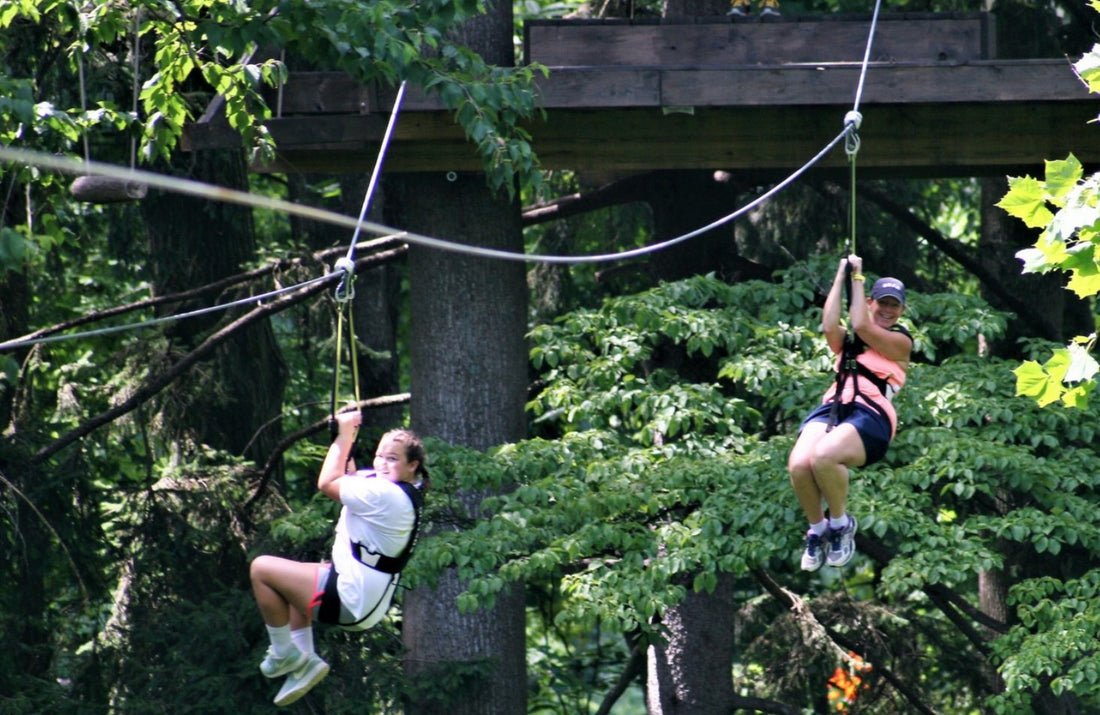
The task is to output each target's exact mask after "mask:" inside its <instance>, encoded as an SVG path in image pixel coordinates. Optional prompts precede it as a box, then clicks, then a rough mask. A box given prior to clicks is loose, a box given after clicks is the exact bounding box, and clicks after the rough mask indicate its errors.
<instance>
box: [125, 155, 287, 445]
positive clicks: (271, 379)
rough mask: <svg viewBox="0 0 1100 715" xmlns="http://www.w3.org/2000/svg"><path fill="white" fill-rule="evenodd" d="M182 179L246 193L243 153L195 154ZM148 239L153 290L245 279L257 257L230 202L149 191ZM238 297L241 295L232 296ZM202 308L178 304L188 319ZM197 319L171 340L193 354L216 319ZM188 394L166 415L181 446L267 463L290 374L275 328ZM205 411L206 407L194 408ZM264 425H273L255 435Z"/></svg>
mask: <svg viewBox="0 0 1100 715" xmlns="http://www.w3.org/2000/svg"><path fill="white" fill-rule="evenodd" d="M188 161H189V164H188V165H187V166H185V167H176V168H175V171H176V173H185V174H187V176H188V178H191V179H196V180H199V181H208V182H211V183H215V184H220V185H223V186H229V187H230V188H238V189H241V188H244V187H246V186H247V172H246V168H245V165H244V160H243V156H242V155H241V153H240V152H213V151H209V152H196V153H195V154H193V155H191V156H190V157H189V160H188ZM141 206H142V214H143V217H144V219H145V225H146V231H147V236H148V240H149V248H150V256H151V262H152V273H153V276H152V277H153V283H154V290H155V292H156V293H158V294H163V293H175V292H178V291H181V290H185V289H187V288H191V287H194V286H197V285H204V284H206V283H209V282H211V281H214V280H217V279H219V278H224V277H226V276H231V275H234V274H236V273H239V272H240V271H241V270H242V266H243V264H244V263H245V262H246V261H249V260H252V258H253V257H254V256H255V248H256V246H255V233H254V225H253V220H252V212H251V210H250V209H247V208H244V207H240V206H234V205H231V204H227V203H218V202H210V201H205V200H201V199H199V198H195V197H190V196H178V195H174V194H168V193H166V192H163V191H150V192H149V195H148V196H147V198H146V199H145V200H144V201H143V202H142V204H141ZM233 297H234V298H235V297H237V296H233ZM199 307H204V306H201V305H197V304H196V305H180V306H177V307H175V308H174V310H176V311H179V312H182V311H186V310H191V309H195V308H199ZM219 319H220V318H219V316H217V314H212V315H211V316H210V317H205V316H204V317H200V318H192V319H189V320H186V321H181V322H177V323H172V324H171V326H170V328H169V329H168V331H167V332H166V335H167V337H168V339H169V340H170V341H171V342H172V343H173V344H175V345H177V346H179V347H181V348H183V349H184V350H188V349H190V348H193V347H194V346H195V345H197V344H198V343H199V342H200V341H201V340H202V338H203V336H204V335H205V333H206V332H207V331H209V330H210V329H211V328H212V327H213V326H214V324H215V323H216V321H217V320H219ZM193 375H194V377H193V378H192V381H191V384H190V385H189V386H188V387H189V388H190V389H188V390H186V391H184V390H181V391H180V392H178V393H177V394H176V395H175V398H176V399H175V400H174V401H173V403H172V404H173V409H171V410H170V411H169V412H168V413H167V415H168V424H169V428H170V430H172V431H174V432H175V433H176V435H177V439H175V440H173V441H174V442H175V443H176V444H181V445H186V444H189V443H194V444H209V445H212V446H214V447H217V448H220V449H225V450H227V451H229V452H231V453H233V454H243V455H245V456H246V457H249V458H251V459H253V460H255V461H257V462H259V463H261V464H262V463H263V461H264V459H265V457H266V455H267V453H268V452H269V451H270V449H271V448H272V447H273V446H274V445H275V443H276V441H277V439H278V436H279V432H280V430H279V428H278V415H279V414H280V412H281V408H282V399H283V388H284V387H285V384H286V379H287V370H286V366H285V364H284V363H283V360H282V356H281V354H280V353H279V349H278V347H277V345H276V343H275V338H274V335H273V334H272V332H271V326H270V324H269V323H267V322H266V321H264V322H263V323H262V324H258V325H255V326H251V327H249V328H248V329H247V330H246V331H243V332H242V334H241V335H240V336H239V337H236V338H234V339H233V340H232V341H230V343H229V344H228V345H226V346H225V347H224V348H222V349H219V351H218V352H217V354H216V356H215V357H214V358H213V360H212V361H211V362H210V363H209V364H208V365H207V369H206V370H204V371H200V372H198V373H194V374H193ZM199 404H201V407H196V405H199ZM258 425H267V428H266V429H262V430H261V431H260V432H257V426H258Z"/></svg>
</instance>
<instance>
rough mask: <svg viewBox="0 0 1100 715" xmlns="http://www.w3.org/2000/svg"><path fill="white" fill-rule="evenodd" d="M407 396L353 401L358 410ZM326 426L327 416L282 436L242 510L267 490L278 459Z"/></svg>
mask: <svg viewBox="0 0 1100 715" xmlns="http://www.w3.org/2000/svg"><path fill="white" fill-rule="evenodd" d="M409 397H410V395H409V393H407V392H402V393H399V394H396V395H386V396H384V397H374V398H371V399H369V400H360V401H359V402H357V403H355V406H356V407H357V408H359V409H360V410H365V409H377V408H379V407H389V406H391V405H400V404H404V403H406V402H408V401H409ZM327 427H328V418H325V419H323V420H318V421H316V422H314V423H313V424H311V425H307V426H305V427H303V428H301V429H299V430H296V431H294V432H291V433H290V434H287V435H284V436H283V438H282V439H281V440H280V441H279V443H278V444H277V445H275V449H273V450H272V451H271V455H270V456H269V457H268V458H267V463H266V464H264V468H263V472H262V473H261V474H260V483H259V484H257V485H256V491H255V492H253V494H252V496H251V497H249V499H248V501H247V502H245V504H244V511H245V512H246V513H247V512H248V511H249V510H250V509H251V508H252V507H253V506H254V505H255V503H256V502H257V501H259V499H260V497H261V496H263V493H264V492H265V491H266V490H267V485H268V483H269V482H270V481H271V477H272V476H274V474H275V469H276V467H278V465H279V460H281V459H282V458H283V454H285V453H286V451H287V450H288V449H290V448H291V447H293V446H294V445H295V444H297V443H298V442H300V441H301V440H303V439H305V438H307V437H311V436H313V435H315V434H317V433H318V432H320V431H321V430H323V429H325V428H327Z"/></svg>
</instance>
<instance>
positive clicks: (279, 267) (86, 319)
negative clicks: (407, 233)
mask: <svg viewBox="0 0 1100 715" xmlns="http://www.w3.org/2000/svg"><path fill="white" fill-rule="evenodd" d="M400 244H401V242H400V240H399V239H396V238H389V237H383V238H378V239H374V240H372V241H363V242H361V243H359V244H357V245H356V249H357V250H360V249H367V250H371V251H376V252H380V251H383V250H386V249H390V248H393V247H396V246H398V245H400ZM344 250H345V249H343V248H339V247H338V248H326V249H324V250H322V251H315V252H314V253H313V256H312V257H313V260H315V261H318V262H321V263H323V262H324V261H325V260H326V259H329V258H332V257H333V256H334V255H336V254H337V253H340V254H343V253H344ZM301 265H302V260H301V259H297V258H295V259H284V260H280V261H275V262H274V263H270V264H268V265H266V266H261V267H260V268H255V269H253V270H251V271H247V272H245V273H238V274H237V275H233V276H228V277H226V278H222V279H221V280H218V281H214V282H212V283H207V284H206V285H204V286H200V287H198V288H193V289H191V290H188V291H183V292H180V293H173V294H171V295H161V296H155V297H153V298H146V299H144V300H138V301H134V302H133V303H127V304H125V305H118V306H113V307H111V308H106V309H104V310H97V311H93V312H91V313H86V314H85V315H81V316H80V317H77V318H73V319H72V320H68V321H65V322H63V323H57V324H55V325H51V326H49V327H47V328H40V329H38V330H35V331H34V332H32V333H27V334H26V335H24V336H22V337H18V338H12V339H11V340H8V341H5V342H13V343H14V342H24V341H28V340H34V339H37V338H44V337H46V336H48V335H54V334H56V333H60V332H63V331H65V330H69V329H71V328H76V327H79V326H81V325H88V324H89V323H97V322H99V321H100V320H104V319H106V318H113V317H115V316H118V315H125V314H127V313H132V312H134V311H135V310H144V309H146V308H156V307H157V306H161V305H170V304H172V303H180V302H183V301H185V300H192V299H195V298H201V297H203V296H205V295H209V294H212V293H221V292H222V291H224V290H226V289H228V288H232V287H233V286H235V285H239V284H241V283H248V282H250V281H254V280H257V279H259V278H263V277H265V276H268V275H271V274H273V273H275V272H277V271H285V270H289V269H291V268H296V267H300V266H301Z"/></svg>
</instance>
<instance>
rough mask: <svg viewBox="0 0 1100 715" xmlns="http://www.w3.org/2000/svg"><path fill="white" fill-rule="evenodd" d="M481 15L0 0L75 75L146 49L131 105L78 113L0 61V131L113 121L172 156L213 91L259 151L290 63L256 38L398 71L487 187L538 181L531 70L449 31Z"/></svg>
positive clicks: (75, 135)
mask: <svg viewBox="0 0 1100 715" xmlns="http://www.w3.org/2000/svg"><path fill="white" fill-rule="evenodd" d="M481 12H483V7H482V6H481V5H480V4H479V3H477V2H475V1H473V0H463V1H462V2H451V1H449V0H447V1H444V0H434V1H432V2H412V3H410V2H404V1H403V0H396V1H394V0H375V1H374V2H371V3H367V4H364V3H361V2H355V1H354V0H317V1H312V0H311V2H279V3H273V2H261V3H214V2H209V1H208V0H187V1H186V2H179V3H175V4H173V5H172V7H171V8H167V7H165V6H164V5H163V4H162V3H158V2H141V3H126V4H119V3H93V4H90V5H89V4H81V3H73V2H62V1H60V0H21V2H17V3H7V4H6V6H5V8H4V10H3V12H0V34H3V35H9V36H10V35H13V34H22V35H24V36H31V35H35V34H41V35H42V36H43V41H44V42H45V43H47V47H46V48H45V49H47V51H49V52H51V53H56V54H60V55H61V56H62V57H63V59H64V60H65V65H66V67H67V69H68V71H69V72H71V74H70V75H69V76H70V78H72V77H75V75H76V74H77V71H78V69H79V71H80V72H83V67H82V66H81V67H78V63H81V62H83V59H82V58H83V57H84V56H85V54H87V55H88V56H89V58H90V60H91V62H90V63H89V67H88V69H89V70H90V71H91V70H94V71H99V72H108V71H110V72H114V71H116V69H115V65H116V63H118V62H119V60H120V59H123V58H126V59H132V57H126V56H127V55H132V53H133V50H134V47H133V46H134V45H135V44H136V42H135V41H136V39H137V38H138V37H140V38H141V39H142V40H144V41H145V42H146V43H150V41H151V44H152V47H151V48H149V49H148V50H146V51H144V52H143V56H142V57H141V58H139V59H140V60H142V64H140V67H141V69H140V70H138V71H140V72H142V74H141V76H140V77H138V76H134V77H132V80H133V88H134V89H136V87H137V86H138V84H140V92H139V97H140V101H141V109H140V112H138V114H137V115H134V114H133V113H132V112H128V111H125V110H123V109H121V108H120V104H119V103H118V102H117V101H112V100H110V99H99V100H96V108H95V109H94V110H88V111H83V110H77V109H67V108H65V107H64V106H63V105H62V106H57V105H56V104H55V103H56V101H57V98H55V97H52V96H50V94H49V88H47V87H43V86H40V85H37V84H36V81H35V80H34V79H33V78H32V76H31V75H29V74H28V75H26V76H21V75H19V74H12V73H11V68H8V69H6V70H5V71H4V72H3V74H2V75H0V88H3V89H5V90H9V89H10V90H11V91H10V93H9V92H7V91H5V92H4V93H3V94H4V95H5V97H9V99H5V100H4V103H3V104H0V136H5V137H8V138H9V139H12V140H15V139H19V140H20V142H19V143H26V142H28V141H29V140H31V138H32V137H35V135H38V134H54V135H56V138H54V139H53V140H52V141H51V142H49V143H50V144H54V145H61V146H63V147H71V146H72V145H74V144H75V143H76V142H77V140H78V139H79V138H80V136H81V133H82V132H83V133H91V132H98V131H102V130H112V129H114V130H117V129H123V130H125V131H127V132H140V135H141V155H142V157H143V158H144V159H145V160H146V161H151V160H153V159H154V158H156V157H165V158H166V157H167V156H168V155H169V153H170V152H171V151H172V149H173V148H174V147H175V146H176V145H177V143H178V142H179V140H180V137H181V135H182V132H183V128H184V125H185V124H186V123H187V122H189V121H194V120H196V119H197V118H198V117H199V115H200V114H201V113H202V112H203V111H204V110H205V109H206V105H207V104H208V103H209V102H211V101H212V100H213V98H214V95H215V94H216V95H218V96H220V97H221V98H222V99H223V100H224V106H225V117H226V119H227V121H228V122H229V125H230V127H232V128H233V129H234V130H236V131H237V132H239V133H240V135H241V137H242V140H243V142H244V145H245V146H246V147H250V148H252V149H253V150H255V151H256V152H257V154H258V155H259V156H261V157H270V156H271V155H272V152H273V150H274V144H273V140H272V138H271V136H270V134H269V133H268V131H267V129H266V128H265V126H264V120H266V119H269V118H270V117H271V115H272V110H271V108H270V107H269V104H268V102H267V100H266V99H265V97H264V93H263V91H262V88H263V87H265V86H267V87H278V86H280V85H282V84H283V83H284V82H285V81H286V78H287V71H286V65H285V64H284V62H283V61H282V60H279V59H262V58H261V56H260V55H259V54H258V53H257V48H259V47H263V48H272V47H275V48H282V49H283V50H285V51H286V52H287V53H289V54H290V55H291V56H295V57H300V58H302V59H303V60H305V61H307V62H309V63H311V64H312V65H313V66H315V67H323V68H327V69H333V70H335V69H341V70H344V71H346V72H348V73H349V74H351V75H352V76H353V77H355V78H357V79H359V80H361V81H362V82H364V83H385V84H389V85H391V86H396V85H397V84H400V83H401V82H403V81H407V82H408V83H409V84H410V85H412V86H414V87H421V88H423V89H425V90H427V91H429V92H434V93H436V94H437V95H438V96H439V97H440V99H441V100H442V101H443V103H444V105H445V106H446V107H448V108H449V109H450V110H452V111H453V112H454V116H455V119H456V121H457V122H458V123H459V124H460V125H461V126H462V127H463V129H464V131H465V133H466V136H467V138H468V139H470V140H471V141H472V142H473V143H474V145H475V146H476V148H477V152H478V154H479V155H480V156H481V158H482V161H483V165H484V167H485V172H486V175H487V179H488V181H489V184H490V186H491V187H492V188H494V189H495V190H502V191H506V192H508V193H511V192H513V191H514V190H515V188H516V186H517V183H520V184H533V183H537V182H538V180H539V178H540V177H539V174H538V172H537V167H538V160H537V158H536V157H535V155H534V154H533V152H532V151H531V145H530V136H529V135H528V133H527V132H526V130H525V129H523V128H522V126H521V122H522V121H524V120H526V119H529V118H531V117H532V116H533V115H534V111H535V110H534V95H533V88H532V82H533V80H534V77H535V74H536V72H538V71H539V70H538V68H536V67H534V66H524V67H494V66H491V65H488V64H486V63H485V62H484V61H483V60H482V59H481V57H480V56H478V55H477V54H475V53H473V52H472V51H470V50H469V49H468V48H466V47H464V46H462V45H460V44H456V43H455V42H454V41H453V40H452V39H450V38H451V37H452V36H453V35H452V31H453V30H454V29H455V28H457V27H459V26H461V24H462V23H463V22H465V21H467V20H469V19H471V18H474V17H476V16H477V15H478V14H480V13H481ZM135 25H136V26H138V27H139V29H138V30H136V31H135V29H134V27H135ZM32 29H42V30H45V32H43V33H34V32H32ZM128 44H129V45H130V47H129V49H128V48H127V45H128ZM148 58H151V60H150V59H148ZM134 89H131V90H130V93H131V94H132V93H133V91H134ZM32 97H33V99H32ZM93 99H94V97H93ZM32 110H33V111H32ZM41 139H42V138H41V137H39V138H35V139H34V140H33V142H31V143H34V144H39V143H41Z"/></svg>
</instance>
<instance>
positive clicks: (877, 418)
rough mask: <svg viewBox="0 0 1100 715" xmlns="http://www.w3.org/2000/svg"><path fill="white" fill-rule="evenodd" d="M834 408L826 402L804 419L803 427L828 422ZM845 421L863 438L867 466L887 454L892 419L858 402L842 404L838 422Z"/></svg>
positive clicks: (799, 429)
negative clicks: (812, 423) (813, 423)
mask: <svg viewBox="0 0 1100 715" xmlns="http://www.w3.org/2000/svg"><path fill="white" fill-rule="evenodd" d="M832 409H833V404H832V403H831V402H826V403H825V404H823V405H821V406H820V407H818V408H817V409H815V410H814V411H813V412H811V413H810V414H809V416H807V417H806V419H805V420H803V421H802V427H805V426H806V425H807V424H808V423H810V422H825V423H828V422H829V411H830V410H832ZM844 422H847V423H848V424H850V425H852V426H853V427H855V428H856V432H858V433H859V437H860V439H862V440H863V451H864V452H866V453H867V462H866V463H865V464H864V466H865V467H866V466H870V465H872V464H874V463H875V462H877V461H879V460H881V459H882V458H883V457H885V456H886V448H887V447H889V446H890V421H889V420H888V419H886V418H885V417H883V416H882V415H880V414H879V413H878V411H877V410H875V409H873V408H871V407H867V406H866V405H861V404H859V403H858V402H856V403H852V402H849V403H848V404H841V405H840V407H839V412H838V414H837V424H842V423H844ZM802 427H799V428H798V431H799V432H802Z"/></svg>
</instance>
